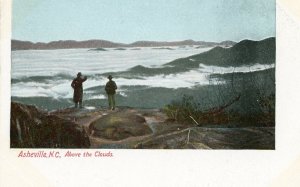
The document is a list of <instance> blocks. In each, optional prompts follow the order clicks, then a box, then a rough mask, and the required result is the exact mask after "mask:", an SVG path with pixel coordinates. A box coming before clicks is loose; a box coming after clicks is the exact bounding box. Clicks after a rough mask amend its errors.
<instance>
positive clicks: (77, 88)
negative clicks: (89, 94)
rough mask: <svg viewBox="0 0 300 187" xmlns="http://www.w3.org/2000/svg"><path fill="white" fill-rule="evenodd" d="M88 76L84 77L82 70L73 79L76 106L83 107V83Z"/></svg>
mask: <svg viewBox="0 0 300 187" xmlns="http://www.w3.org/2000/svg"><path fill="white" fill-rule="evenodd" d="M86 79H87V77H86V76H85V77H83V76H82V75H81V72H79V73H78V74H77V77H76V78H75V79H74V80H73V81H72V84H71V86H72V88H73V89H74V95H73V101H74V103H75V108H77V107H78V103H79V107H80V108H82V96H83V88H82V83H83V82H84V81H86Z"/></svg>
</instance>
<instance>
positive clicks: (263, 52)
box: [104, 37, 276, 77]
mask: <svg viewBox="0 0 300 187" xmlns="http://www.w3.org/2000/svg"><path fill="white" fill-rule="evenodd" d="M275 53H276V47H275V38H274V37H273V38H267V39H265V40H261V41H251V40H243V41H241V42H239V43H237V44H235V45H234V46H233V47H230V48H222V47H219V46H218V47H215V48H213V49H211V50H209V51H207V52H204V53H200V54H197V55H193V56H189V57H186V58H180V59H176V60H174V61H172V62H169V63H166V64H164V65H163V66H162V67H157V68H149V67H144V66H141V65H137V66H135V67H133V68H131V69H129V70H127V71H123V72H108V73H105V74H104V75H109V74H112V75H114V76H116V77H118V76H127V77H134V76H137V75H146V76H153V75H158V74H165V75H167V74H174V73H181V72H186V71H189V70H191V69H198V68H199V65H200V64H205V65H210V66H220V67H229V66H232V67H238V66H247V65H253V64H273V63H275V56H276V54H275Z"/></svg>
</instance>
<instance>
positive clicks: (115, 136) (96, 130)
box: [90, 112, 152, 140]
mask: <svg viewBox="0 0 300 187" xmlns="http://www.w3.org/2000/svg"><path fill="white" fill-rule="evenodd" d="M90 130H91V132H92V135H93V136H96V137H99V138H104V139H109V140H122V139H126V138H128V137H136V136H143V135H147V134H151V133H152V130H151V129H150V128H149V126H147V125H146V120H145V118H144V117H142V116H139V115H137V114H134V113H130V112H114V113H110V114H108V115H105V116H103V117H102V118H100V119H98V120H96V121H94V122H92V123H91V125H90Z"/></svg>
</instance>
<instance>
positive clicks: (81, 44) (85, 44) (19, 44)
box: [11, 39, 236, 50]
mask: <svg viewBox="0 0 300 187" xmlns="http://www.w3.org/2000/svg"><path fill="white" fill-rule="evenodd" d="M234 44H236V42H234V41H223V42H219V43H218V42H205V41H194V40H183V41H172V42H164V41H163V42H161V41H136V42H133V43H130V44H124V43H115V42H111V41H108V40H84V41H75V40H58V41H51V42H48V43H44V42H36V43H34V42H30V41H22V40H14V39H13V40H11V50H35V49H36V50H42V49H45V50H46V49H76V48H117V47H164V46H188V45H198V46H203V47H214V46H218V45H221V46H232V45H234Z"/></svg>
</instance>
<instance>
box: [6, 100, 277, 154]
mask: <svg viewBox="0 0 300 187" xmlns="http://www.w3.org/2000/svg"><path fill="white" fill-rule="evenodd" d="M11 110H12V113H11V147H12V148H55V147H57V148H85V147H90V148H107V149H113V148H117V149H121V148H122V149H123V148H125V149H271V150H272V149H275V127H258V126H247V127H244V126H243V127H242V126H241V127H238V126H236V127H228V126H226V124H224V125H218V126H213V125H208V126H200V127H198V126H195V125H194V124H189V125H188V124H180V123H176V122H174V121H170V120H168V118H167V116H166V115H165V114H164V113H163V112H161V111H160V110H158V109H133V108H126V107H124V108H121V107H120V108H118V109H117V110H116V111H108V110H106V109H91V110H89V109H74V108H68V109H63V110H57V111H53V112H51V113H45V112H41V111H40V110H38V109H37V108H36V107H33V106H27V105H23V104H18V103H12V105H11ZM84 128H85V130H86V131H87V132H88V133H85V130H84Z"/></svg>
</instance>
